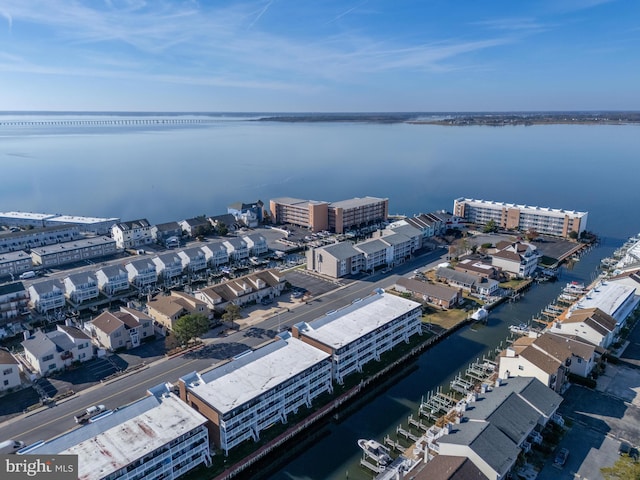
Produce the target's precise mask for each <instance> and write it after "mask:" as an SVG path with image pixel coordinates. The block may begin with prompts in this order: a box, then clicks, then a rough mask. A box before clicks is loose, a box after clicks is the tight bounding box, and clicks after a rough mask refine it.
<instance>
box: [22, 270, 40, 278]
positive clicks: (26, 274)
mask: <svg viewBox="0 0 640 480" xmlns="http://www.w3.org/2000/svg"><path fill="white" fill-rule="evenodd" d="M35 276H36V272H34V271H33V270H29V271H28V272H24V273H21V274H20V280H26V279H27V278H34V277H35Z"/></svg>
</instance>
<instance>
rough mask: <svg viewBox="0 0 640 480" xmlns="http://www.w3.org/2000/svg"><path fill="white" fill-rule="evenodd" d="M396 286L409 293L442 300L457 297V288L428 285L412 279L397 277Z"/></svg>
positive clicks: (435, 284)
mask: <svg viewBox="0 0 640 480" xmlns="http://www.w3.org/2000/svg"><path fill="white" fill-rule="evenodd" d="M396 285H399V286H401V287H404V288H406V289H407V290H409V291H410V292H413V293H417V294H420V295H426V296H429V297H434V298H438V299H442V300H447V301H449V300H451V299H452V298H454V297H456V296H457V295H458V292H459V291H460V289H459V288H454V287H448V286H446V285H442V284H437V283H428V282H423V281H420V280H414V279H412V278H405V277H399V278H398V279H397V280H396Z"/></svg>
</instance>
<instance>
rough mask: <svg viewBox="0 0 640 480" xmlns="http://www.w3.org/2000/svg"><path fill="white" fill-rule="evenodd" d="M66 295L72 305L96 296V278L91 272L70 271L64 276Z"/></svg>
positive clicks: (98, 293)
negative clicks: (70, 272)
mask: <svg viewBox="0 0 640 480" xmlns="http://www.w3.org/2000/svg"><path fill="white" fill-rule="evenodd" d="M64 288H65V292H66V297H67V298H68V299H69V301H70V302H71V303H72V304H74V305H80V304H81V303H83V302H87V301H89V300H93V299H95V298H98V296H99V295H100V291H99V289H98V279H97V278H96V276H95V275H94V274H93V273H89V272H80V273H72V274H70V275H67V276H66V277H65V278H64Z"/></svg>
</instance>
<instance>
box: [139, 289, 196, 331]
mask: <svg viewBox="0 0 640 480" xmlns="http://www.w3.org/2000/svg"><path fill="white" fill-rule="evenodd" d="M147 310H148V312H149V316H150V317H151V318H153V319H154V320H155V321H156V322H158V323H159V324H160V325H162V326H163V327H165V328H167V329H169V330H173V325H174V323H175V322H176V320H178V319H179V318H180V317H182V316H184V315H188V314H191V313H202V314H203V315H205V316H207V317H208V311H207V304H206V303H205V302H203V301H201V300H198V299H197V298H195V297H193V296H191V295H189V294H187V293H184V292H178V291H175V290H172V291H171V293H170V295H158V296H157V297H155V298H153V299H151V300H150V301H149V302H147Z"/></svg>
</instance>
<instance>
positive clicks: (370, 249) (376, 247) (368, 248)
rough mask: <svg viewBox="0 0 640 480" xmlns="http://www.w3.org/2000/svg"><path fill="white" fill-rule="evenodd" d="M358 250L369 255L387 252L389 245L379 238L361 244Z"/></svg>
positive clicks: (357, 246)
mask: <svg viewBox="0 0 640 480" xmlns="http://www.w3.org/2000/svg"><path fill="white" fill-rule="evenodd" d="M356 248H357V249H358V250H360V251H361V252H363V253H364V254H365V255H366V254H369V253H376V252H379V251H380V250H385V249H387V248H389V245H387V244H386V243H385V242H383V241H382V240H380V239H379V238H376V239H374V240H368V241H366V242H362V243H359V244H358V245H356Z"/></svg>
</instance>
